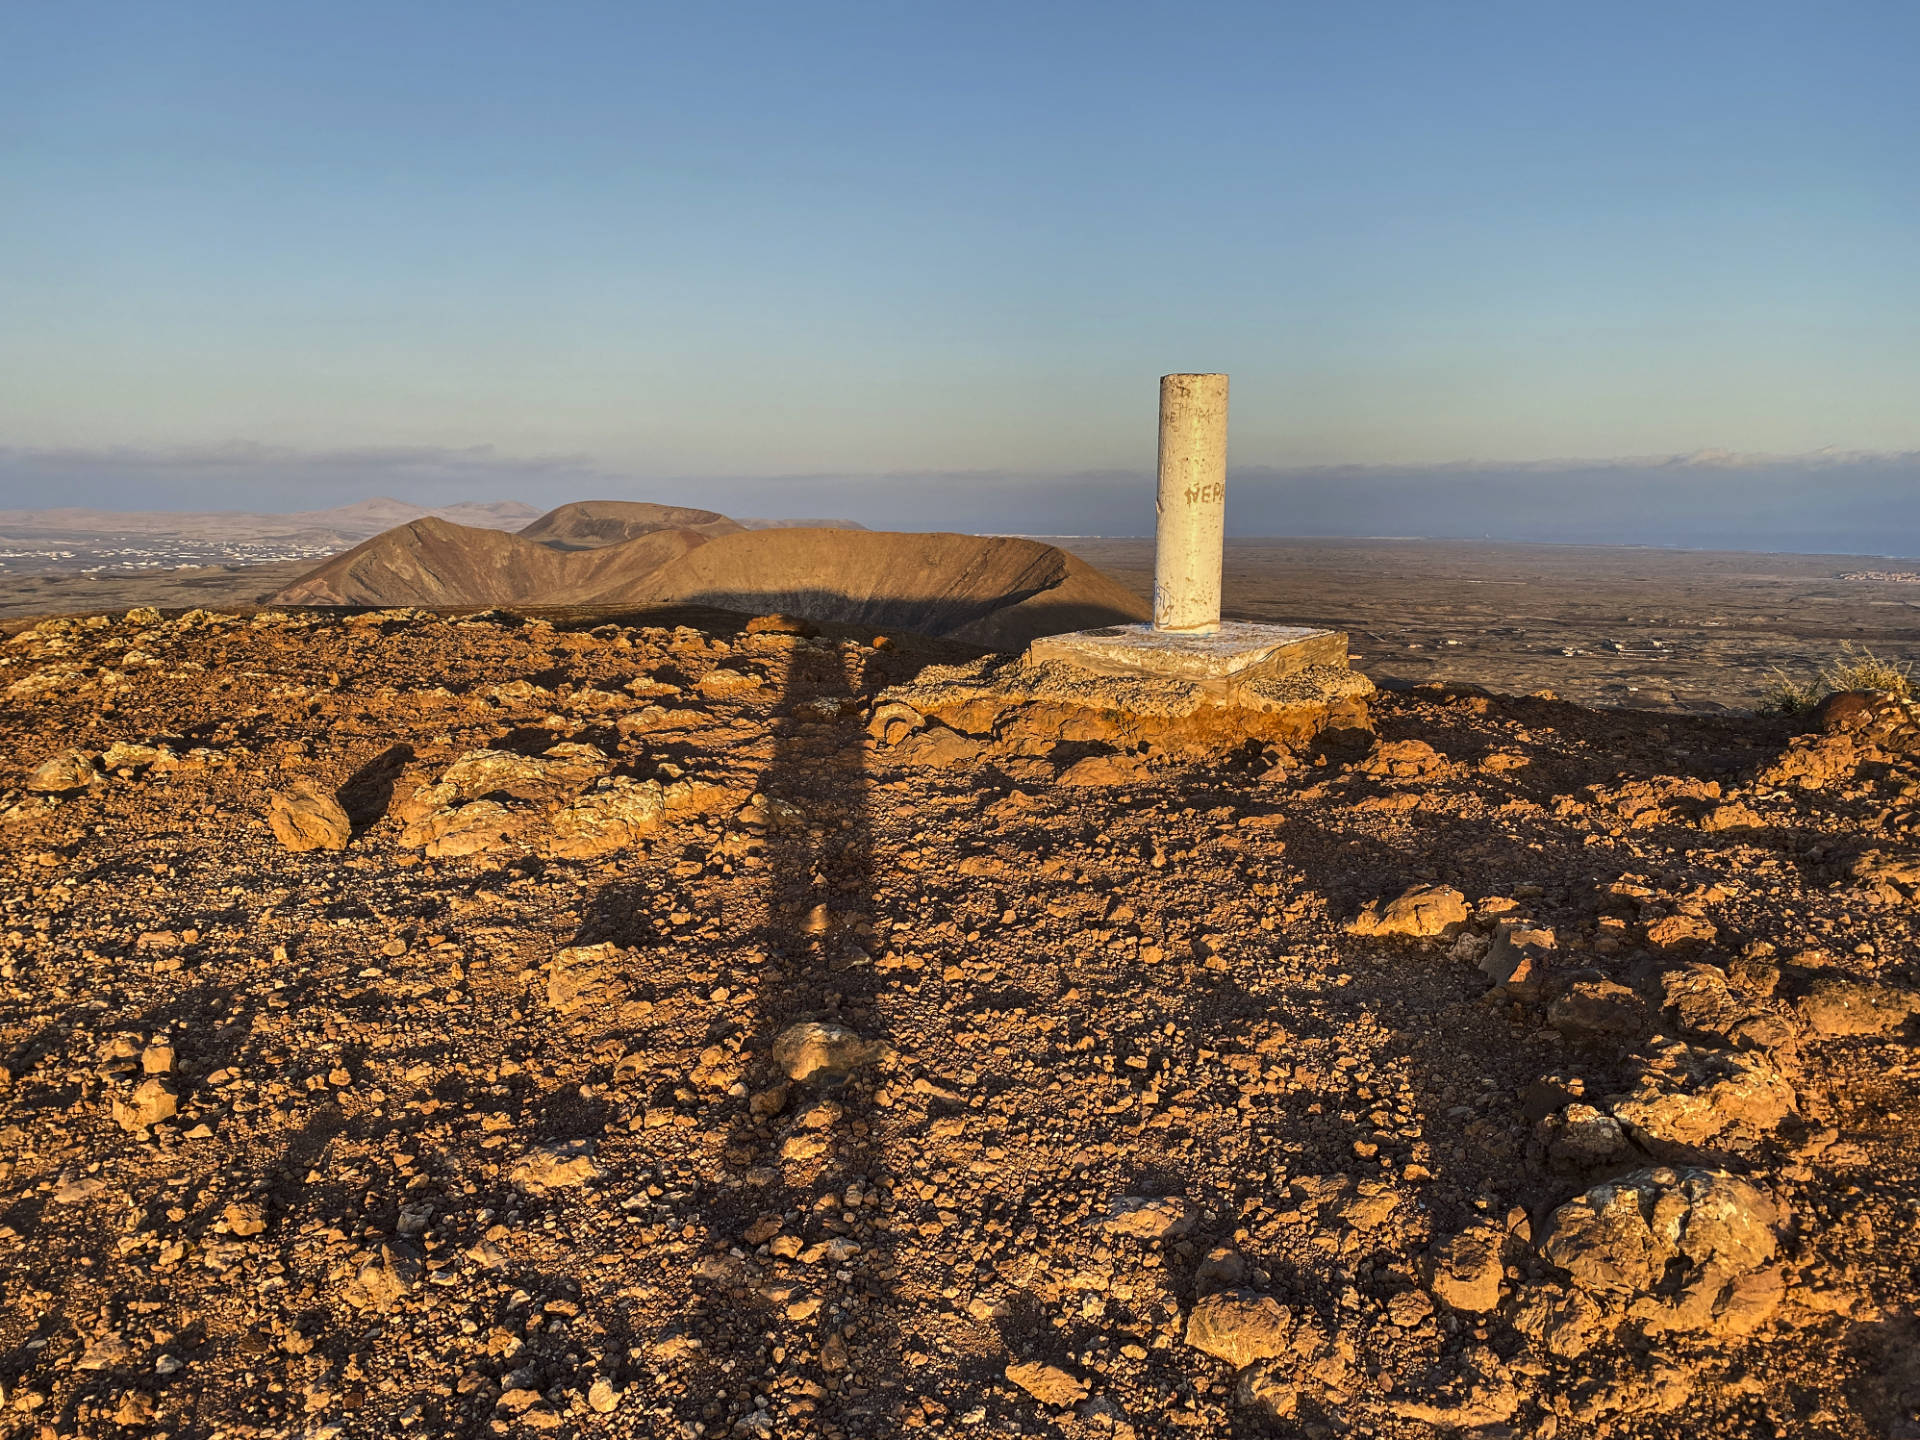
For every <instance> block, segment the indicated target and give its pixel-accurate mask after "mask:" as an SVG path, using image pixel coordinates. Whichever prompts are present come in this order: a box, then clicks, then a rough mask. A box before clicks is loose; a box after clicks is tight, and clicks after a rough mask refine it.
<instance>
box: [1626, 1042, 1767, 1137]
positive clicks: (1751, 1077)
mask: <svg viewBox="0 0 1920 1440" xmlns="http://www.w3.org/2000/svg"><path fill="white" fill-rule="evenodd" d="M1610 1108H1611V1109H1612V1111H1613V1114H1614V1116H1615V1118H1616V1119H1618V1120H1619V1121H1620V1122H1621V1123H1622V1124H1624V1125H1626V1126H1628V1127H1629V1128H1630V1129H1632V1130H1633V1131H1634V1133H1635V1134H1636V1136H1638V1137H1640V1138H1641V1139H1643V1140H1644V1141H1649V1142H1654V1143H1662V1144H1666V1145H1671V1146H1680V1147H1688V1146H1699V1145H1704V1144H1706V1143H1708V1142H1710V1141H1713V1140H1715V1139H1717V1138H1718V1137H1719V1136H1720V1135H1721V1134H1722V1132H1724V1131H1727V1130H1729V1129H1734V1128H1738V1129H1740V1130H1744V1131H1746V1132H1748V1133H1763V1132H1765V1131H1769V1130H1771V1129H1773V1128H1774V1127H1775V1126H1777V1125H1778V1124H1779V1123H1780V1122H1781V1121H1782V1120H1784V1119H1786V1117H1787V1116H1788V1115H1790V1114H1792V1113H1793V1110H1794V1093H1793V1087H1792V1085H1790V1084H1789V1083H1788V1082H1787V1079H1786V1077H1785V1076H1783V1075H1782V1074H1781V1073H1780V1072H1779V1071H1778V1070H1777V1069H1775V1068H1774V1066H1773V1064H1772V1063H1771V1062H1770V1061H1768V1060H1767V1059H1766V1058H1765V1057H1764V1056H1761V1055H1757V1054H1754V1053H1752V1052H1750V1051H1736V1050H1708V1049H1703V1048H1701V1047H1698V1046H1693V1045H1688V1044H1685V1043H1684V1042H1682V1041H1678V1040H1667V1041H1654V1042H1652V1043H1651V1045H1650V1048H1649V1051H1648V1054H1647V1057H1646V1058H1645V1060H1644V1061H1643V1062H1642V1063H1641V1067H1640V1075H1639V1078H1638V1079H1637V1081H1636V1082H1635V1084H1634V1087H1633V1089H1632V1090H1631V1091H1629V1092H1628V1093H1627V1094H1626V1095H1624V1096H1620V1097H1617V1098H1616V1099H1614V1101H1613V1102H1612V1104H1611V1107H1610Z"/></svg>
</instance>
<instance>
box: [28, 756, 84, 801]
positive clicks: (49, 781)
mask: <svg viewBox="0 0 1920 1440" xmlns="http://www.w3.org/2000/svg"><path fill="white" fill-rule="evenodd" d="M99 783H100V771H99V770H98V769H97V768H96V767H95V766H94V763H93V757H92V756H91V755H89V754H87V752H86V751H84V750H63V751H61V752H60V753H59V754H58V755H53V756H49V757H48V758H47V759H45V760H42V761H41V762H40V763H39V764H38V765H36V766H34V769H33V773H32V774H31V775H29V776H28V777H27V789H28V790H29V791H31V792H32V793H33V794H35V795H71V794H73V793H74V792H76V791H79V790H85V789H86V788H87V787H88V786H90V785H97V784H99Z"/></svg>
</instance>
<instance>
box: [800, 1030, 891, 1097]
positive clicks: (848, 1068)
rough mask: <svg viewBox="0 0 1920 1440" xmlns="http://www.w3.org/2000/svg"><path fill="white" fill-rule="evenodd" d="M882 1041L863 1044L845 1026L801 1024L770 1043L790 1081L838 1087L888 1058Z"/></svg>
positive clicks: (889, 1052) (888, 1047)
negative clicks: (863, 1070) (804, 1081)
mask: <svg viewBox="0 0 1920 1440" xmlns="http://www.w3.org/2000/svg"><path fill="white" fill-rule="evenodd" d="M892 1054H893V1047H892V1046H891V1045H888V1044H887V1043H886V1042H885V1041H884V1040H863V1039H861V1038H860V1036H859V1035H858V1034H856V1033H855V1032H854V1031H852V1030H849V1029H848V1028H847V1027H846V1026H844V1025H838V1024H835V1023H833V1022H831V1021H821V1020H803V1021H801V1022H800V1023H798V1024H796V1025H789V1026H788V1027H787V1028H786V1029H785V1030H783V1031H781V1032H780V1036H779V1038H778V1039H776V1040H775V1041H774V1042H773V1058H774V1061H775V1063H776V1064H778V1065H779V1066H780V1068H781V1069H782V1070H784V1071H785V1072H786V1074H787V1078H788V1079H790V1080H811V1081H813V1082H814V1083H815V1084H824V1085H837V1084H840V1083H842V1082H844V1081H845V1080H846V1079H847V1078H848V1077H849V1076H850V1075H852V1074H853V1072H854V1071H856V1070H859V1069H861V1068H863V1067H865V1066H868V1065H873V1064H876V1063H878V1062H880V1061H882V1060H885V1059H887V1058H889V1057H890V1056H891V1055H892Z"/></svg>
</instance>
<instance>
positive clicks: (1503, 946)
mask: <svg viewBox="0 0 1920 1440" xmlns="http://www.w3.org/2000/svg"><path fill="white" fill-rule="evenodd" d="M1557 944H1558V942H1557V941H1556V940H1555V938H1554V933H1553V931H1551V930H1549V929H1548V928H1547V927H1546V926H1544V925H1535V924H1534V923H1533V922H1532V921H1531V920H1501V921H1499V922H1498V923H1497V924H1496V925H1495V927H1494V932H1493V944H1491V945H1490V946H1488V947H1487V953H1486V956H1485V957H1484V958H1483V959H1482V960H1481V961H1480V971H1481V973H1482V974H1483V975H1485V976H1486V977H1487V978H1488V979H1489V980H1491V981H1493V983H1494V985H1495V986H1496V987H1498V988H1499V989H1501V990H1503V991H1505V992H1506V993H1507V994H1508V995H1510V996H1512V997H1513V998H1514V999H1516V1000H1535V999H1538V998H1539V995H1540V987H1541V984H1542V983H1543V981H1544V980H1545V977H1546V969H1547V965H1548V964H1549V963H1550V962H1551V959H1552V956H1553V952H1554V950H1555V948H1556V946H1557Z"/></svg>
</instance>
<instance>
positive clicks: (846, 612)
mask: <svg viewBox="0 0 1920 1440" xmlns="http://www.w3.org/2000/svg"><path fill="white" fill-rule="evenodd" d="M638 598H641V599H644V600H646V601H649V602H653V603H659V604H677V605H710V606H713V607H714V608H716V609H721V610H743V611H748V612H751V613H764V612H768V611H776V610H777V611H782V612H784V613H787V614H791V615H804V616H806V617H807V618H808V619H811V620H831V621H837V622H841V623H844V624H854V625H872V626H877V627H880V628H883V629H884V628H887V627H896V628H900V629H906V630H917V631H920V632H921V633H923V634H927V635H947V636H952V637H953V638H955V639H958V640H967V641H971V642H972V643H974V644H978V645H987V646H991V647H993V648H995V649H1012V648H1018V647H1019V646H1022V645H1024V644H1026V643H1027V641H1029V640H1031V639H1033V638H1034V637H1035V636H1037V635H1054V634H1058V633H1060V632H1061V631H1064V630H1079V629H1085V628H1087V627H1089V626H1094V625H1112V624H1116V623H1120V622H1122V621H1127V620H1143V619H1145V618H1147V609H1146V607H1145V606H1144V605H1143V604H1142V603H1141V602H1140V600H1139V598H1138V597H1137V596H1135V595H1134V594H1133V593H1132V592H1131V591H1129V590H1124V589H1122V588H1121V587H1120V586H1119V585H1118V584H1116V583H1115V582H1114V581H1112V580H1109V579H1108V578H1107V577H1106V576H1105V575H1102V574H1101V573H1100V572H1099V571H1098V570H1096V569H1094V568H1093V567H1092V566H1091V565H1089V564H1087V563H1086V562H1085V561H1083V560H1080V559H1077V558H1076V557H1074V556H1072V555H1069V554H1068V553H1067V552H1066V551H1064V550H1061V549H1058V548H1057V547H1055V546H1052V545H1043V544H1041V543H1040V542H1039V541H1037V540H1019V539H1013V538H1010V537H1006V536H983V535H953V534H944V533H934V534H907V533H900V532H893V531H884V530H814V529H785V530H754V531H745V532H742V533H740V534H738V535H727V536H723V537H721V538H720V539H718V540H714V541H711V542H709V543H708V544H706V545H702V546H701V547H700V548H699V549H697V550H693V551H690V552H688V553H687V554H686V555H683V556H682V557H681V558H680V559H679V560H677V561H675V562H674V563H672V564H670V565H667V566H664V567H663V568H662V569H660V570H659V571H657V572H656V573H654V574H653V575H652V576H650V577H648V579H647V582H646V584H645V586H644V587H643V589H642V592H641V594H640V596H639V597H638Z"/></svg>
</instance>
